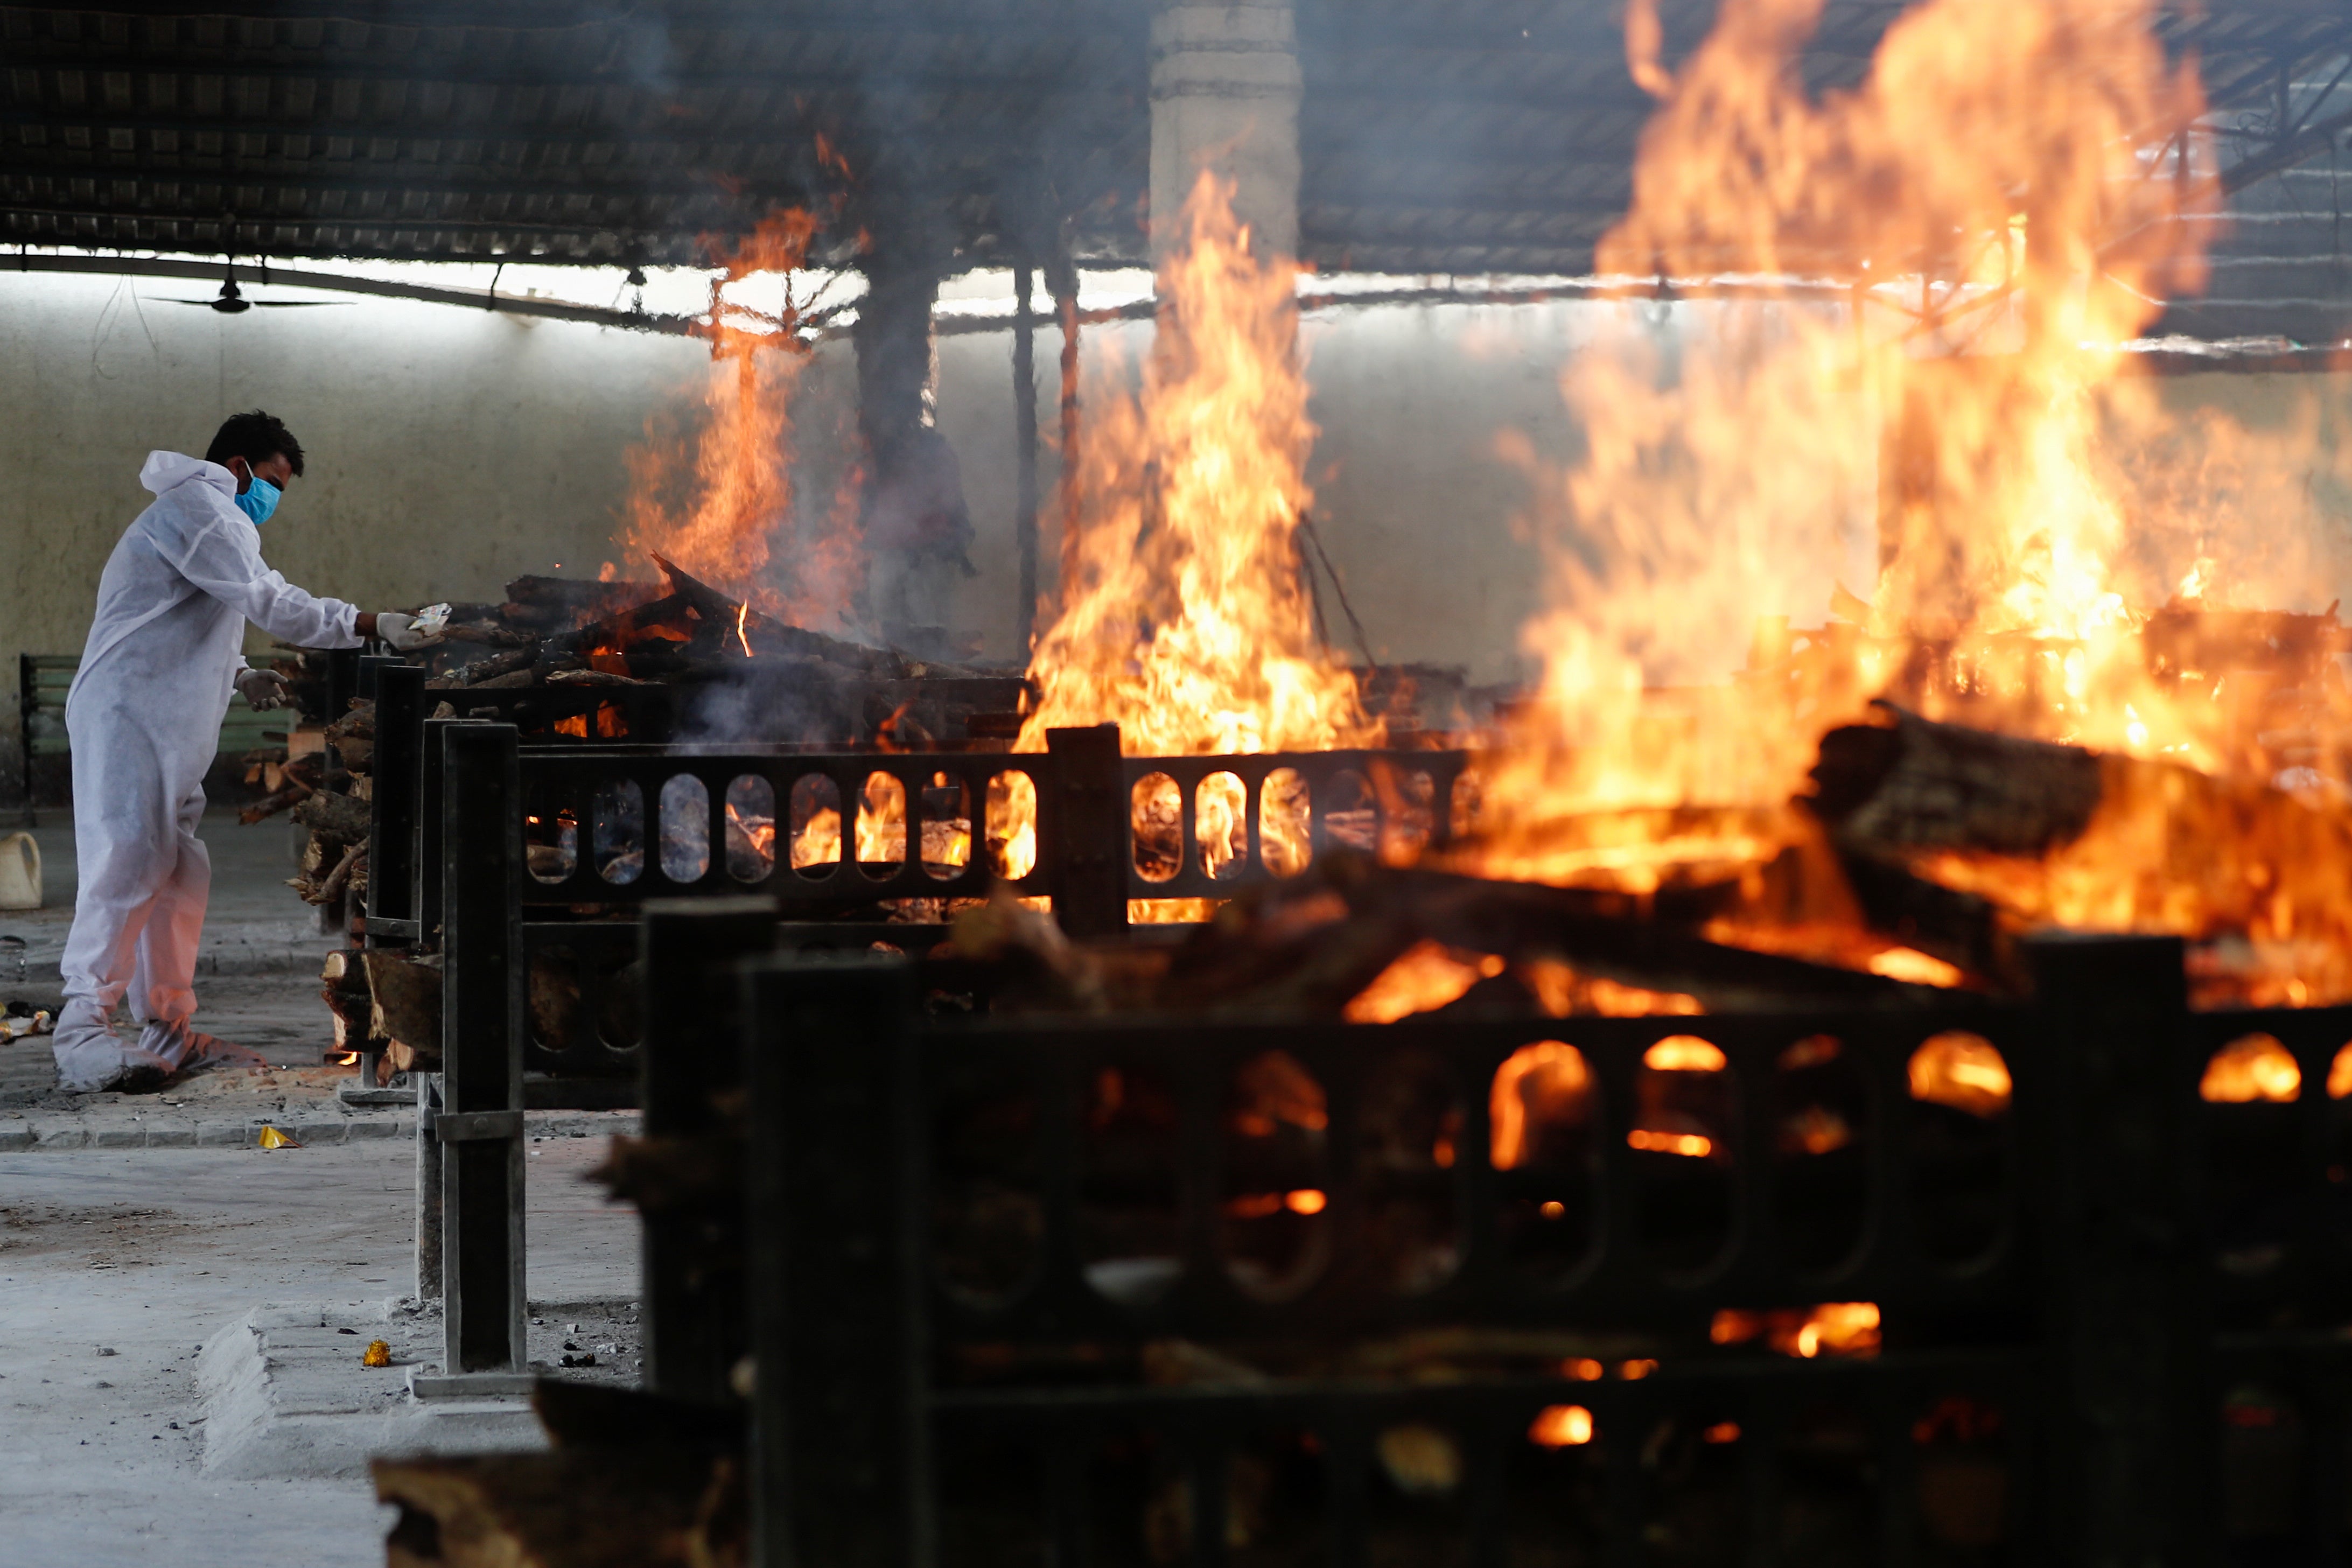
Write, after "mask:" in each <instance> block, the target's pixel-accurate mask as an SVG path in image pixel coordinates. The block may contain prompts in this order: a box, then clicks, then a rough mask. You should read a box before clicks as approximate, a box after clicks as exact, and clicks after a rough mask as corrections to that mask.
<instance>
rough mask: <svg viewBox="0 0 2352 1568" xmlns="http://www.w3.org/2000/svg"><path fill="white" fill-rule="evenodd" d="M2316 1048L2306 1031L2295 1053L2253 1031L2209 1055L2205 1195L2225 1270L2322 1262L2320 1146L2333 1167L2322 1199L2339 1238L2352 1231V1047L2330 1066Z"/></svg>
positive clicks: (2202, 1124) (2249, 1272) (2203, 1121)
mask: <svg viewBox="0 0 2352 1568" xmlns="http://www.w3.org/2000/svg"><path fill="white" fill-rule="evenodd" d="M2282 1027H2284V1026H2282ZM2317 1056H2318V1053H2317V1052H2315V1051H2314V1050H2313V1049H2312V1045H2311V1043H2310V1042H2309V1041H2307V1040H2306V1041H2305V1042H2303V1045H2302V1056H2301V1059H2300V1060H2298V1058H2297V1054H2296V1053H2295V1052H2294V1051H2291V1050H2290V1049H2289V1048H2288V1047H2287V1045H2286V1044H2285V1043H2284V1042H2282V1041H2281V1040H2280V1039H2278V1038H2277V1037H2274V1036H2272V1035H2267V1034H2250V1035H2242V1036H2240V1037H2237V1038H2235V1039H2232V1040H2230V1041H2229V1042H2228V1043H2226V1044H2224V1045H2223V1046H2221V1047H2220V1048H2219V1049H2218V1050H2216V1051H2214V1052H2213V1053H2212V1055H2211V1056H2210V1058H2208V1059H2207V1060H2206V1063H2205V1066H2204V1069H2203V1071H2202V1073H2201V1075H2200V1081H2199V1084H2198V1092H2199V1094H2200V1098H2201V1099H2202V1100H2204V1102H2205V1103H2204V1105H2203V1106H2201V1107H2200V1116H2199V1119H2198V1121H2199V1129H2200V1133H2201V1136H2202V1137H2203V1139H2204V1141H2205V1144H2206V1149H2207V1154H2206V1157H2205V1163H2204V1168H2205V1171H2206V1182H2205V1193H2204V1198H2205V1206H2206V1212H2207V1214H2208V1215H2209V1216H2210V1220H2209V1223H2210V1235H2211V1246H2212V1253H2211V1256H2212V1258H2213V1261H2214V1263H2215V1264H2216V1265H2218V1266H2219V1268H2221V1271H2222V1273H2224V1274H2225V1275H2228V1276H2231V1277H2233V1278H2235V1279H2264V1278H2266V1277H2270V1276H2273V1275H2275V1274H2276V1273H2277V1272H2278V1271H2279V1270H2281V1269H2283V1268H2289V1267H2292V1266H2295V1265H2297V1264H2299V1265H2300V1266H2301V1267H2304V1268H2309V1267H2311V1266H2312V1264H2313V1263H2314V1262H2315V1258H2314V1257H2313V1255H2312V1241H2313V1239H2314V1238H2313V1237H2312V1234H2311V1232H2310V1230H2309V1228H2308V1226H2309V1222H2310V1219H2311V1217H2312V1205H2313V1201H2314V1199H2313V1194H2312V1185H2313V1175H2314V1172H2313V1170H2312V1165H2313V1163H2314V1155H2315V1153H2317V1154H2319V1155H2320V1157H2321V1158H2322V1159H2323V1160H2324V1162H2325V1165H2326V1179H2327V1186H2326V1189H2325V1191H2326V1196H2324V1197H2322V1198H2320V1199H2319V1200H2318V1201H2319V1203H2320V1204H2321V1205H2324V1207H2323V1209H2322V1211H2321V1212H2323V1213H2325V1214H2326V1215H2327V1216H2328V1217H2327V1221H2326V1224H2327V1226H2328V1228H2329V1229H2331V1230H2333V1231H2334V1232H2335V1233H2336V1236H2338V1237H2341V1236H2343V1235H2345V1234H2347V1232H2352V1224H2347V1217H2346V1216H2347V1212H2352V1211H2347V1208H2346V1206H2345V1204H2344V1200H2343V1197H2342V1194H2343V1193H2344V1191H2345V1185H2344V1173H2345V1172H2346V1171H2347V1170H2352V1104H2347V1103H2346V1101H2347V1097H2348V1096H2352V1046H2347V1047H2342V1048H2340V1049H2338V1050H2336V1052H2335V1053H2334V1054H2333V1056H2332V1057H2330V1058H2327V1067H2326V1071H2325V1072H2324V1073H2323V1072H2322V1071H2321V1070H2320V1068H2319V1062H2318V1060H2317V1059H2315V1058H2316V1057H2317ZM2306 1066H2308V1068H2309V1070H2308V1071H2306V1070H2305V1067H2306ZM2314 1101H2317V1102H2318V1103H2313V1102H2314Z"/></svg>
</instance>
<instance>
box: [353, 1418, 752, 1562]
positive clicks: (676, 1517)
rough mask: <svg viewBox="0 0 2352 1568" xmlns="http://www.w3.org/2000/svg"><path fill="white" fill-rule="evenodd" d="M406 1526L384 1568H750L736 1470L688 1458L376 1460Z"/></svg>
mask: <svg viewBox="0 0 2352 1568" xmlns="http://www.w3.org/2000/svg"><path fill="white" fill-rule="evenodd" d="M372 1468H373V1473H374V1477H375V1489H376V1497H377V1500H379V1501H382V1502H387V1503H391V1504H394V1506H396V1507H397V1508H398V1509H399V1510H400V1518H399V1520H398V1521H397V1522H396V1523H395V1524H394V1526H393V1529H392V1533H391V1535H390V1537H389V1538H388V1539H387V1540H386V1542H385V1543H384V1548H385V1550H384V1561H385V1563H386V1564H387V1565H388V1568H426V1565H427V1564H430V1565H432V1568H518V1565H520V1564H534V1563H535V1564H544V1565H546V1568H734V1565H736V1564H740V1563H744V1562H746V1561H747V1560H748V1556H749V1540H750V1511H749V1505H748V1501H747V1500H746V1497H745V1493H744V1486H743V1469H742V1465H741V1463H740V1460H738V1459H735V1458H731V1457H728V1456H723V1455H721V1456H713V1455H711V1454H709V1453H707V1452H698V1451H696V1450H693V1449H664V1448H659V1447H640V1448H631V1449H628V1450H626V1451H625V1453H616V1452H614V1450H611V1449H608V1448H601V1447H563V1448H559V1449H557V1450H556V1451H554V1452H552V1453H547V1454H497V1455H473V1456H466V1457H453V1458H405V1459H377V1460H375V1461H374V1463H373V1466H372Z"/></svg>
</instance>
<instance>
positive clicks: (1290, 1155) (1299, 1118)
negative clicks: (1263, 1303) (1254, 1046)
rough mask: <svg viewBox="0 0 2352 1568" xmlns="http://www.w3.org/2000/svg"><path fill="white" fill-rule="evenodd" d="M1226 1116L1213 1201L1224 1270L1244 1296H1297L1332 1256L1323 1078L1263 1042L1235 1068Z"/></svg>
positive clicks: (1282, 1297)
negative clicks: (1219, 1219)
mask: <svg viewBox="0 0 2352 1568" xmlns="http://www.w3.org/2000/svg"><path fill="white" fill-rule="evenodd" d="M1224 1121H1225V1137H1224V1141H1223V1156H1224V1159H1223V1172H1222V1173H1221V1177H1220V1181H1221V1186H1222V1190H1223V1199H1222V1200H1221V1203H1220V1205H1219V1207H1220V1210H1221V1213H1222V1216H1223V1225H1222V1226H1221V1233H1220V1234H1221V1238H1222V1240H1223V1252H1224V1256H1225V1268H1226V1272H1227V1273H1228V1274H1230V1275H1231V1276H1232V1278H1233V1280H1234V1284H1235V1285H1237V1286H1239V1287H1240V1288H1241V1289H1243V1290H1244V1292H1246V1293H1247V1294H1249V1295H1252V1296H1255V1297H1258V1298H1261V1299H1263V1300H1283V1299H1286V1298H1288V1297H1291V1296H1295V1295H1297V1293H1298V1292H1300V1291H1301V1290H1304V1289H1306V1288H1307V1286H1308V1285H1310V1284H1312V1283H1313V1282H1314V1280H1315V1279H1316V1277H1317V1276H1318V1274H1320V1273H1321V1272H1322V1269H1323V1268H1324V1265H1325V1264H1326V1263H1327V1262H1328V1260H1329V1255H1330V1247H1331V1240H1330V1226H1329V1223H1328V1219H1327V1218H1326V1217H1325V1210H1326V1209H1327V1208H1328V1200H1327V1198H1326V1196H1325V1194H1326V1193H1327V1192H1328V1188H1329V1184H1330V1177H1329V1163H1330V1151H1329V1149H1328V1141H1329V1140H1328V1131H1329V1127H1330V1112H1329V1110H1328V1106H1327V1104H1326V1102H1325V1099H1324V1093H1323V1086H1322V1085H1321V1084H1320V1083H1319V1082H1318V1081H1317V1080H1316V1079H1315V1076H1314V1075H1313V1074H1312V1073H1310V1072H1308V1071H1307V1068H1306V1067H1305V1065H1304V1064H1302V1063H1301V1062H1300V1061H1299V1060H1298V1058H1296V1057H1293V1056H1292V1055H1290V1054H1289V1053H1288V1052H1287V1051H1268V1052H1266V1053H1265V1055H1263V1056H1259V1057H1255V1058H1251V1059H1250V1060H1248V1061H1246V1062H1244V1063H1243V1064H1242V1065H1241V1066H1240V1067H1239V1068H1236V1069H1235V1070H1234V1076H1233V1079H1232V1080H1231V1081H1230V1083H1229V1084H1228V1085H1227V1087H1226V1092H1225V1108H1224Z"/></svg>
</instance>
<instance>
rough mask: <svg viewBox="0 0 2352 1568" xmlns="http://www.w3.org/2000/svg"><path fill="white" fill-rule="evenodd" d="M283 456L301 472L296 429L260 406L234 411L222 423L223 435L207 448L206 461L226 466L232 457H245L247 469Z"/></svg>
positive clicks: (214, 439) (295, 469)
mask: <svg viewBox="0 0 2352 1568" xmlns="http://www.w3.org/2000/svg"><path fill="white" fill-rule="evenodd" d="M280 456H282V457H284V458H285V459H286V460H287V461H288V462H289V463H291V464H293V465H294V472H295V474H296V476H297V477H299V476H300V474H301V472H302V443H301V442H299V441H297V440H296V439H294V432H292V431H291V430H289V429H288V428H286V426H285V425H284V423H283V422H282V421H280V420H279V419H278V418H277V417H276V416H274V415H268V414H264V413H263V412H262V411H261V410H260V409H258V408H257V409H255V410H254V411H253V412H252V413H250V414H232V415H230V416H228V417H227V418H226V419H225V420H223V421H222V422H221V427H220V434H219V435H217V436H215V437H213V444H212V445H211V446H209V447H205V462H207V463H218V464H220V465H222V466H223V467H224V468H226V466H227V464H228V460H229V459H230V458H244V459H245V466H246V467H247V468H251V467H253V465H254V464H256V463H266V462H268V461H269V459H270V458H276V457H280Z"/></svg>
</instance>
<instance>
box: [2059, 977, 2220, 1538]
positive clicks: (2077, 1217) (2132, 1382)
mask: <svg viewBox="0 0 2352 1568" xmlns="http://www.w3.org/2000/svg"><path fill="white" fill-rule="evenodd" d="M2027 951H2028V954H2029V957H2030V959H2031V962H2032V971H2033V990H2034V997H2035V1007H2036V1011H2037V1012H2038V1013H2039V1014H2040V1017H2039V1018H2038V1020H2037V1026H2038V1029H2039V1031H2040V1032H2041V1034H2042V1038H2041V1041H2040V1048H2039V1050H2038V1051H2037V1052H2036V1053H2035V1057H2036V1058H2038V1059H2032V1058H2029V1059H2028V1060H2026V1061H2024V1062H2021V1063H2020V1064H2019V1065H2020V1068H2021V1076H2022V1074H2023V1073H2027V1072H2030V1073H2032V1074H2033V1075H2034V1076H2035V1077H2038V1078H2040V1079H2042V1086H2041V1092H2039V1093H2038V1094H2034V1095H2032V1096H2031V1097H2029V1096H2027V1095H2025V1094H2022V1093H2021V1094H2020V1096H2019V1098H2018V1104H2019V1108H2020V1110H2021V1111H2025V1112H2026V1113H2027V1114H2028V1115H2030V1116H2031V1117H2032V1121H2029V1122H2028V1123H2027V1125H2026V1126H2025V1128H2024V1132H2025V1134H2026V1146H2027V1149H2028V1150H2029V1155H2028V1160H2029V1164H2028V1171H2027V1182H2028V1186H2027V1190H2029V1191H2031V1192H2032V1193H2034V1194H2037V1199H2038V1202H2039V1203H2040V1205H2041V1206H2042V1215H2043V1225H2044V1226H2045V1229H2044V1232H2043V1237H2042V1284H2043V1289H2044V1296H2043V1302H2044V1308H2043V1310H2044V1319H2043V1324H2044V1326H2043V1329H2042V1345H2043V1347H2044V1352H2045V1353H2046V1354H2047V1355H2048V1357H2049V1362H2048V1364H2047V1367H2046V1370H2045V1373H2044V1379H2045V1386H2046V1387H2047V1388H2048V1389H2049V1390H2050V1391H2051V1392H2050V1400H2051V1405H2052V1407H2053V1408H2052V1418H2051V1420H2050V1421H2049V1423H2048V1437H2047V1441H2048V1444H2049V1449H2050V1451H2049V1453H2048V1455H2047V1458H2046V1461H2045V1462H2042V1463H2040V1464H2036V1465H2034V1466H2033V1467H2032V1469H2033V1472H2034V1474H2035V1476H2036V1479H2037V1481H2038V1482H2039V1485H2040V1487H2041V1488H2042V1490H2041V1493H2040V1495H2039V1496H2038V1497H2037V1498H2035V1499H2034V1501H2035V1503H2036V1504H2038V1505H2039V1508H2038V1510H2039V1511H2040V1512H2041V1515H2042V1521H2043V1522H2044V1523H2045V1524H2046V1528H2047V1530H2048V1541H2049V1553H2048V1555H2049V1557H2050V1559H2051V1560H2052V1561H2053V1562H2062V1563H2137V1564H2144V1565H2146V1568H2164V1565H2167V1564H2176V1563H2179V1564H2185V1563H2210V1562H2212V1561H2215V1559H2216V1549H2217V1547H2218V1544H2219V1543H2218V1542H2215V1541H2214V1540H2212V1539H2211V1536H2212V1531H2213V1525H2214V1514H2213V1507H2212V1500H2213V1493H2214V1491H2215V1489H2216V1483H2215V1481H2214V1478H2215V1477H2216V1476H2217V1475H2218V1474H2219V1463H2218V1460H2219V1455H2218V1453H2217V1452H2216V1451H2215V1443H2214V1431H2215V1428H2216V1425H2217V1423H2216V1422H2215V1419H2214V1412H2215V1410H2216V1409H2217V1407H2218V1404H2219V1390H2218V1388H2216V1387H2214V1386H2212V1383H2213V1377H2214V1374H2213V1373H2212V1370H2211V1368H2210V1356H2211V1350H2212V1342H2213V1341H2212V1325H2211V1310H2210V1289H2209V1280H2208V1268H2207V1267H2206V1264H2205V1260H2204V1258H2203V1256H2202V1254H2201V1251H2200V1247H2199V1245H2198V1234H2199V1226H2198V1225H2197V1223H2196V1221H2197V1215H2198V1210H2199V1205H2200V1197H2199V1194H2198V1192H2197V1190H2196V1188H2197V1181H2198V1177H2197V1173H2196V1167H2197V1164H2198V1162H2197V1161H2196V1160H2195V1159H2194V1158H2193V1157H2190V1151H2191V1150H2192V1149H2193V1148H2194V1143H2193V1142H2192V1140H2193V1135H2194V1132H2195V1116H2196V1112H2197V1110H2198V1099H2197V1080H2198V1068H2199V1067H2200V1065H2201V1064H2200V1063H2199V1062H2198V1061H2196V1060H2195V1059H2193V1050H2192V1047H2191V1042H2190V1041H2189V1038H2188V1031H2187V1029H2186V1027H2185V1025H2186V1023H2187V1021H2188V1016H2189V1000H2188V990H2187V984H2186V981H2185V979H2184V977H2183V973H2182V967H2181V958H2182V952H2181V944H2180V942H2179V939H2178V938H2174V937H2136V936H2105V935H2072V934H2068V935H2058V936H2046V937H2037V938H2034V939H2032V941H2031V942H2029V944H2028V949H2027Z"/></svg>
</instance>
